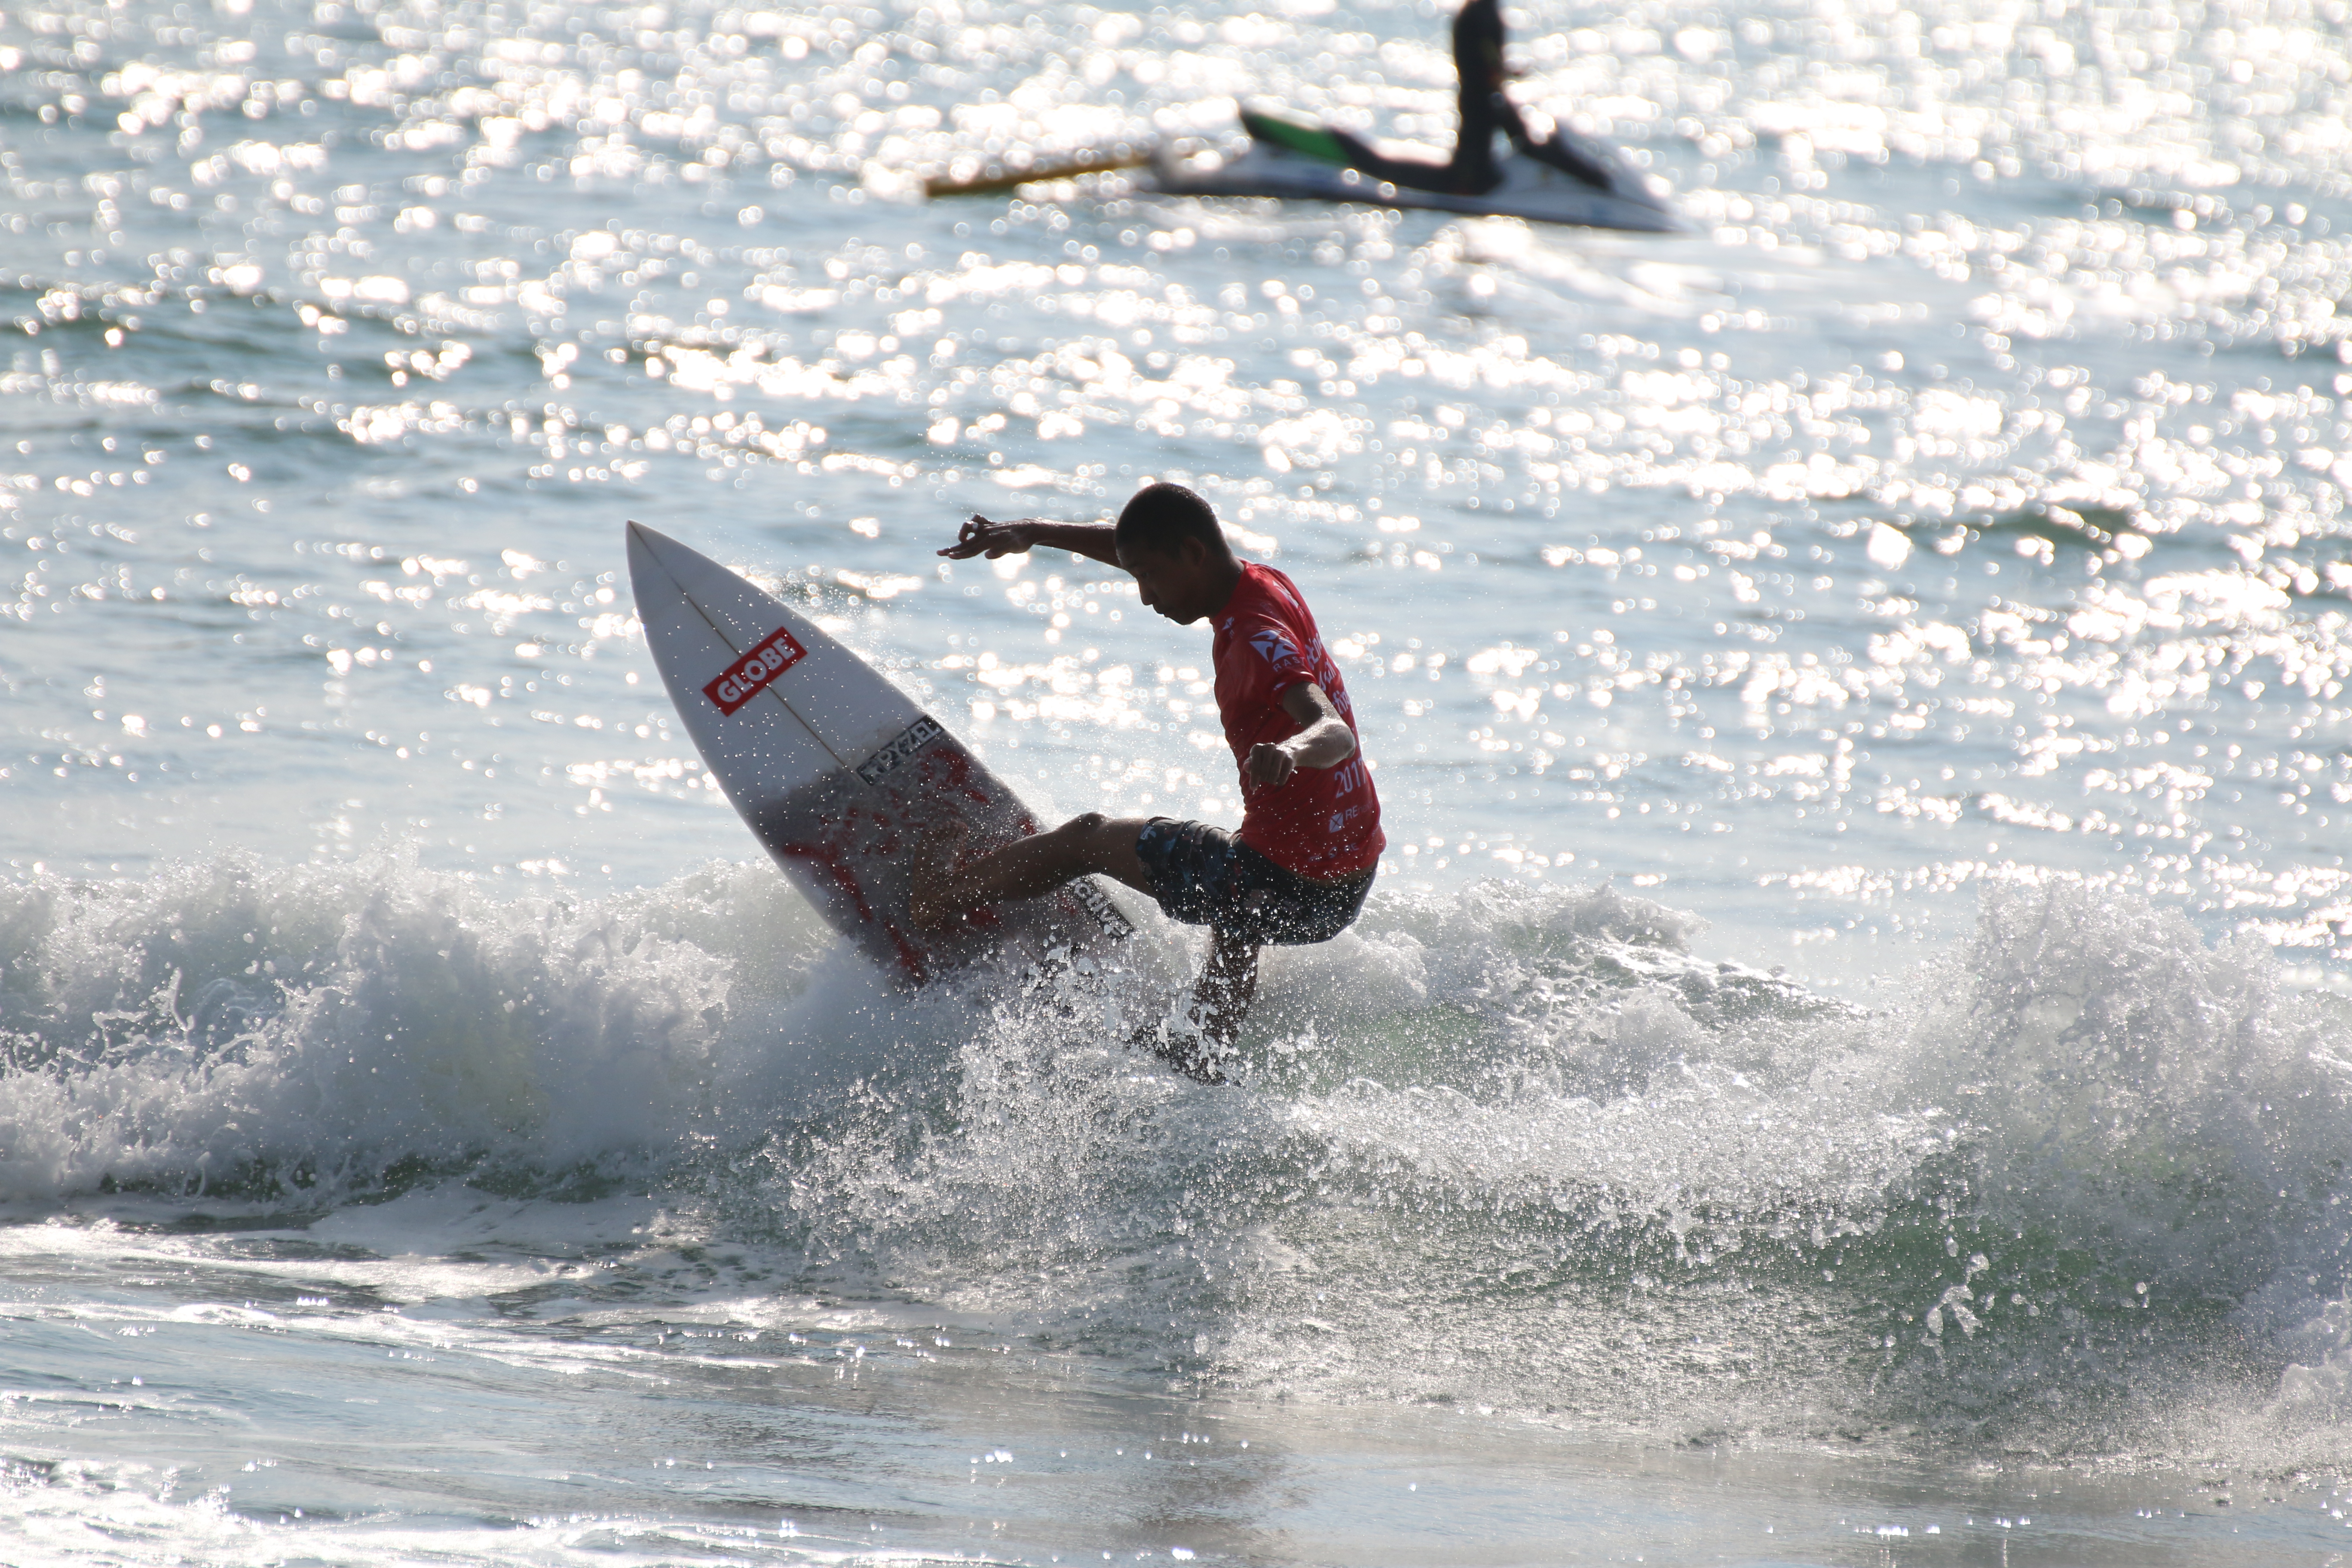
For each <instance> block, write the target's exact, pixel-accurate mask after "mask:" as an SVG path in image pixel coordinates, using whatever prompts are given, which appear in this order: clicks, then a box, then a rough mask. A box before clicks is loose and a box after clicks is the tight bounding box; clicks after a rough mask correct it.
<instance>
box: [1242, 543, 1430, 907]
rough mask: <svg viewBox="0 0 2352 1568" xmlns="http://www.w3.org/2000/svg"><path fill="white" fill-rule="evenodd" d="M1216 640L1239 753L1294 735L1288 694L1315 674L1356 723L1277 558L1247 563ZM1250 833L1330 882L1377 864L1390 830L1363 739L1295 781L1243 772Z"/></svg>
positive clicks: (1264, 847) (1273, 854)
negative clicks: (1268, 782) (1274, 781)
mask: <svg viewBox="0 0 2352 1568" xmlns="http://www.w3.org/2000/svg"><path fill="white" fill-rule="evenodd" d="M1211 622H1212V625H1213V626H1215V628H1216V641H1215V643H1214V644H1213V646H1212V647H1211V650H1210V657H1211V658H1213V660H1214V661H1215V663H1216V668H1217V712H1218V714H1219V716H1221V717H1222V718H1223V720H1224V722H1225V743H1226V744H1227V745H1229V746H1231V747H1232V748H1233V749H1234V762H1235V763H1242V764H1246V763H1248V761H1249V754H1250V748H1251V747H1253V746H1255V745H1258V744H1260V743H1261V742H1277V741H1287V740H1288V739H1290V737H1291V736H1293V735H1296V734H1297V733H1298V731H1299V724H1298V722H1297V721H1296V720H1294V719H1293V718H1291V716H1290V715H1289V714H1288V713H1286V712H1285V711H1284V710H1283V707H1282V696H1283V693H1284V692H1286V691H1288V690H1289V689H1291V688H1292V687H1294V686H1305V685H1307V684H1309V683H1310V682H1311V683H1313V684H1314V685H1317V686H1319V687H1321V688H1322V689H1323V693H1324V695H1325V696H1327V697H1328V698H1330V699H1331V705H1332V706H1333V707H1335V708H1337V709H1338V710H1339V717H1340V718H1341V719H1343V720H1345V721H1347V724H1348V728H1349V730H1351V731H1352V730H1354V729H1355V727H1356V710H1355V709H1354V708H1352V707H1351V706H1349V702H1348V689H1347V687H1346V686H1344V685H1343V684H1341V682H1340V679H1339V667H1338V666H1337V665H1335V664H1333V663H1332V662H1331V656H1330V654H1328V652H1326V651H1325V650H1324V647H1323V636H1322V634H1321V633H1320V632H1318V631H1317V630H1316V629H1315V616H1313V614H1312V613H1310V612H1309V611H1308V610H1307V601H1306V600H1304V599H1302V598H1300V597H1299V596H1298V589H1297V587H1296V586H1295V585H1293V584H1292V583H1291V581H1290V579H1289V578H1287V577H1286V576H1284V575H1283V574H1281V573H1279V572H1277V571H1276V570H1275V569H1274V568H1273V567H1271V566H1260V565H1258V564H1256V563H1244V565H1243V567H1242V580H1241V582H1240V584H1238V585H1236V586H1235V587H1234V596H1233V597H1232V598H1230V599H1228V600H1226V601H1225V607H1224V608H1223V609H1222V610H1220V611H1218V612H1217V613H1216V615H1215V616H1213V617H1212V618H1211ZM1237 837H1240V839H1241V841H1242V842H1243V843H1244V844H1246V845H1248V846H1249V847H1251V848H1253V849H1255V850H1256V851H1257V852H1258V853H1259V854H1261V855H1263V856H1265V858H1267V859H1269V860H1271V861H1273V862H1274V863H1275V864H1276V865H1277V866H1279V867H1281V868H1283V869H1284V870H1286V871H1296V872H1297V873H1298V875H1300V876H1302V877H1312V878H1315V879H1318V880H1321V881H1333V880H1337V879H1339V878H1343V877H1349V876H1353V875H1355V874H1356V873H1358V872H1360V871H1369V870H1370V869H1371V868H1373V867H1374V866H1375V865H1377V864H1379V862H1380V858H1381V849H1382V847H1385V846H1386V845H1387V843H1388V839H1387V838H1386V837H1384V836H1383V835H1382V834H1381V803H1380V799H1379V797H1378V796H1376V795H1373V793H1372V775H1371V773H1370V770H1369V769H1367V768H1366V767H1365V766H1364V752H1363V742H1362V740H1361V738H1360V737H1359V739H1358V741H1357V743H1356V754H1355V755H1354V756H1352V757H1349V759H1348V760H1347V761H1346V762H1344V763H1340V764H1339V766H1338V767H1336V768H1307V767H1302V768H1300V769H1299V770H1298V771H1297V772H1296V773H1292V774H1291V775H1290V782H1289V783H1287V784H1282V785H1280V786H1279V787H1274V788H1268V787H1265V786H1263V785H1258V784H1253V783H1252V782H1251V780H1250V777H1249V774H1248V772H1247V771H1246V768H1244V772H1243V774H1242V830H1241V832H1240V834H1239V835H1238V836H1237Z"/></svg>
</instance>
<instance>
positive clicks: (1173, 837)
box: [1135, 816, 1373, 947]
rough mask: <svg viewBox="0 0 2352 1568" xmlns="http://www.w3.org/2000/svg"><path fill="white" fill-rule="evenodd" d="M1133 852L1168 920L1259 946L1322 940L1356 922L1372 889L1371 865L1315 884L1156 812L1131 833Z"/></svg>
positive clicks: (1216, 830) (1212, 829)
mask: <svg viewBox="0 0 2352 1568" xmlns="http://www.w3.org/2000/svg"><path fill="white" fill-rule="evenodd" d="M1135 854H1136V858H1138V859H1139V860H1141V861H1142V862H1143V870H1144V874H1145V876H1146V877H1148V878H1149V879H1150V882H1151V896H1152V897H1153V898H1155V899H1157V900H1160V909H1161V910H1164V911H1165V912H1166V913H1167V916H1168V918H1169V919H1170V920H1171V921H1181V922H1182V923H1183V924H1185V925H1194V926H1209V927H1211V928H1213V929H1214V930H1216V931H1220V932H1223V934H1225V935H1227V936H1234V937H1239V938H1240V939H1241V940H1243V941H1244V942H1251V943H1253V944H1255V945H1257V946H1260V947H1265V946H1269V945H1271V946H1276V947H1301V946H1305V945H1306V944H1307V943H1309V942H1329V941H1330V940H1331V939H1332V938H1333V937H1335V936H1338V935H1339V933H1340V932H1341V931H1346V930H1347V929H1348V928H1349V926H1350V925H1353V924H1354V923H1355V921H1356V916H1357V914H1358V913H1359V912H1360V910H1362V909H1363V907H1364V895H1365V894H1367V893H1369V892H1370V891H1371V889H1372V876H1373V873H1372V872H1370V871H1365V872H1363V873H1361V874H1360V875H1358V876H1354V877H1350V878H1349V879H1347V880H1346V881H1343V882H1318V881H1315V880H1314V879H1311V878H1307V877H1302V876H1300V875H1299V874H1298V873H1297V872H1296V871H1286V870H1285V869H1283V868H1281V867H1279V866H1277V865H1276V864H1275V863H1274V862H1273V861H1271V860H1269V859H1267V858H1265V856H1264V855H1261V854H1260V853H1258V852H1257V851H1256V850H1255V849H1253V848H1251V847H1249V846H1248V845H1246V844H1244V843H1243V842H1242V841H1241V840H1240V839H1238V838H1236V837H1234V836H1233V835H1232V834H1230V833H1227V832H1226V831H1225V830H1224V829H1223V828H1222V827H1217V826H1212V825H1211V824H1209V823H1205V822H1178V821H1177V820H1175V819H1174V818H1173V817H1167V816H1155V817H1153V818H1152V819H1151V820H1150V822H1147V823H1145V824H1144V825H1143V831H1142V832H1140V833H1139V834H1137V835H1136V836H1135Z"/></svg>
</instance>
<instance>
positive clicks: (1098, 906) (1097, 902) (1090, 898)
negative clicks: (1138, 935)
mask: <svg viewBox="0 0 2352 1568" xmlns="http://www.w3.org/2000/svg"><path fill="white" fill-rule="evenodd" d="M1069 889H1070V891H1071V892H1072V893H1073V894H1075V895H1076V897H1077V900H1078V902H1079V903H1081V904H1083V905H1085V906H1086V910H1087V913H1088V914H1090V915H1092V916H1094V917H1095V924H1097V925H1098V926H1100V927H1101V928H1102V931H1103V934H1104V935H1105V936H1108V937H1110V938H1112V939H1113V940H1117V939H1118V938H1120V937H1128V936H1133V935H1134V934H1135V928H1134V927H1133V926H1132V925H1129V923H1128V920H1127V917H1126V916H1125V915H1123V914H1121V913H1119V912H1118V905H1117V904H1114V903H1112V902H1111V901H1110V895H1109V894H1108V893H1106V892H1104V891H1103V890H1102V889H1101V888H1100V887H1098V886H1097V885H1096V883H1095V879H1093V878H1092V877H1080V878H1079V879H1076V881H1074V882H1072V883H1070V884H1069Z"/></svg>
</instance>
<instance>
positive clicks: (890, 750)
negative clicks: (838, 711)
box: [857, 713, 947, 784]
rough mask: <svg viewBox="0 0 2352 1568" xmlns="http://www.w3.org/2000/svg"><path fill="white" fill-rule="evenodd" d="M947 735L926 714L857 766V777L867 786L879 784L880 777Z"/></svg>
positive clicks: (935, 720) (936, 722) (943, 729)
mask: <svg viewBox="0 0 2352 1568" xmlns="http://www.w3.org/2000/svg"><path fill="white" fill-rule="evenodd" d="M946 733H947V731H946V729H945V728H944V727H943V726H942V725H941V724H940V721H938V720H937V719H934V718H932V717H931V716H930V715H929V714H928V713H926V714H924V715H923V716H922V717H921V718H919V719H918V720H916V721H914V722H913V723H911V724H909V725H908V726H907V727H906V728H905V729H904V730H901V731H898V735H897V736H896V738H894V739H892V740H891V741H890V742H887V744H885V745H884V746H883V747H882V748H881V749H880V750H879V751H877V752H875V753H874V754H873V755H872V756H870V757H868V758H866V760H865V761H864V762H862V763H858V764H857V776H858V777H859V778H862V779H864V780H865V781H866V783H867V784H880V783H881V782H882V775H883V774H885V773H888V772H889V771H890V770H891V769H893V768H895V767H897V766H898V764H899V763H903V762H905V761H906V760H907V759H908V757H911V756H913V755H914V754H915V753H916V752H919V751H921V750H922V749H923V748H924V747H925V746H928V745H929V744H930V743H931V742H933V741H936V740H938V739H939V738H940V736H941V735H944V734H946Z"/></svg>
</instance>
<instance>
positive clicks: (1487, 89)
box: [1331, 0, 1609, 196]
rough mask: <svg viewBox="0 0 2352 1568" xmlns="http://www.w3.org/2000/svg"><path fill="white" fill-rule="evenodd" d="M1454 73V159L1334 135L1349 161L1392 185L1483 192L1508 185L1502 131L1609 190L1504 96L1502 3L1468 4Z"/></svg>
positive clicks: (1458, 22)
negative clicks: (1499, 145)
mask: <svg viewBox="0 0 2352 1568" xmlns="http://www.w3.org/2000/svg"><path fill="white" fill-rule="evenodd" d="M1454 77H1455V79H1456V81H1457V83H1458V86H1457V88H1456V90H1455V99H1454V102H1455V108H1456V110H1457V112H1458V113H1459V114H1460V115H1461V118H1462V126H1461V129H1460V131H1458V132H1456V133H1455V136H1454V157H1453V159H1452V160H1451V161H1450V162H1448V163H1421V162H1418V161H1417V160H1413V159H1406V158H1390V157H1385V156H1383V155H1382V154H1381V153H1376V152H1374V151H1373V150H1372V149H1371V147H1370V145H1369V144H1368V143H1366V142H1364V141H1363V139H1362V138H1360V137H1358V136H1353V135H1350V134H1349V133H1348V132H1345V131H1334V132H1332V133H1331V134H1332V135H1333V136H1335V137H1336V138H1338V140H1339V143H1340V145H1341V146H1343V147H1345V148H1346V149H1347V152H1348V162H1349V163H1350V164H1351V165H1353V166H1354V167H1356V168H1359V169H1361V170H1363V171H1364V172H1365V173H1366V174H1373V175H1377V176H1378V177H1379V178H1381V179H1383V180H1386V181H1388V182H1389V183H1390V184H1397V185H1405V186H1409V187H1411V188H1412V189H1413V190H1418V191H1444V192H1446V193H1448V194H1450V195H1466V196H1475V195H1484V194H1486V192H1488V191H1491V190H1493V189H1494V188H1495V186H1496V184H1498V183H1499V182H1500V181H1501V180H1502V177H1503V176H1502V171H1501V170H1500V169H1498V168H1497V167H1496V163H1495V136H1496V132H1501V133H1502V134H1504V135H1506V136H1508V137H1509V138H1510V139H1511V145H1512V146H1514V147H1517V149H1518V150H1519V151H1520V152H1522V153H1527V154H1528V156H1530V157H1533V158H1538V159H1541V160H1542V161H1543V162H1544V163H1549V164H1551V165H1552V166H1553V167H1555V168H1557V169H1560V170H1562V171H1564V172H1565V173H1567V174H1573V175H1574V176H1575V177H1576V178H1578V179H1580V180H1582V181H1584V182H1585V183H1586V184H1590V185H1594V186H1597V187H1599V188H1601V189H1602V190H1606V189H1608V188H1609V175H1608V174H1607V172H1606V171H1604V170H1602V169H1601V168H1599V167H1597V166H1595V165H1594V164H1593V163H1591V161H1590V160H1588V159H1586V158H1584V157H1583V156H1581V155H1580V153H1577V152H1576V150H1575V149H1574V148H1572V147H1570V146H1569V145H1568V144H1567V143H1565V142H1561V141H1559V140H1557V139H1555V140H1553V141H1550V142H1538V141H1536V140H1535V138H1534V137H1532V136H1530V135H1528V122H1527V121H1524V120H1522V119H1520V118H1519V111H1518V108H1517V105H1515V104H1513V103H1512V102H1511V100H1510V99H1509V98H1508V97H1507V96H1506V95H1505V94H1504V92H1503V12H1502V6H1501V4H1500V0H1467V4H1465V5H1464V6H1463V7H1462V9H1461V10H1460V11H1458V12H1456V13H1455V14H1454Z"/></svg>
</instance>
